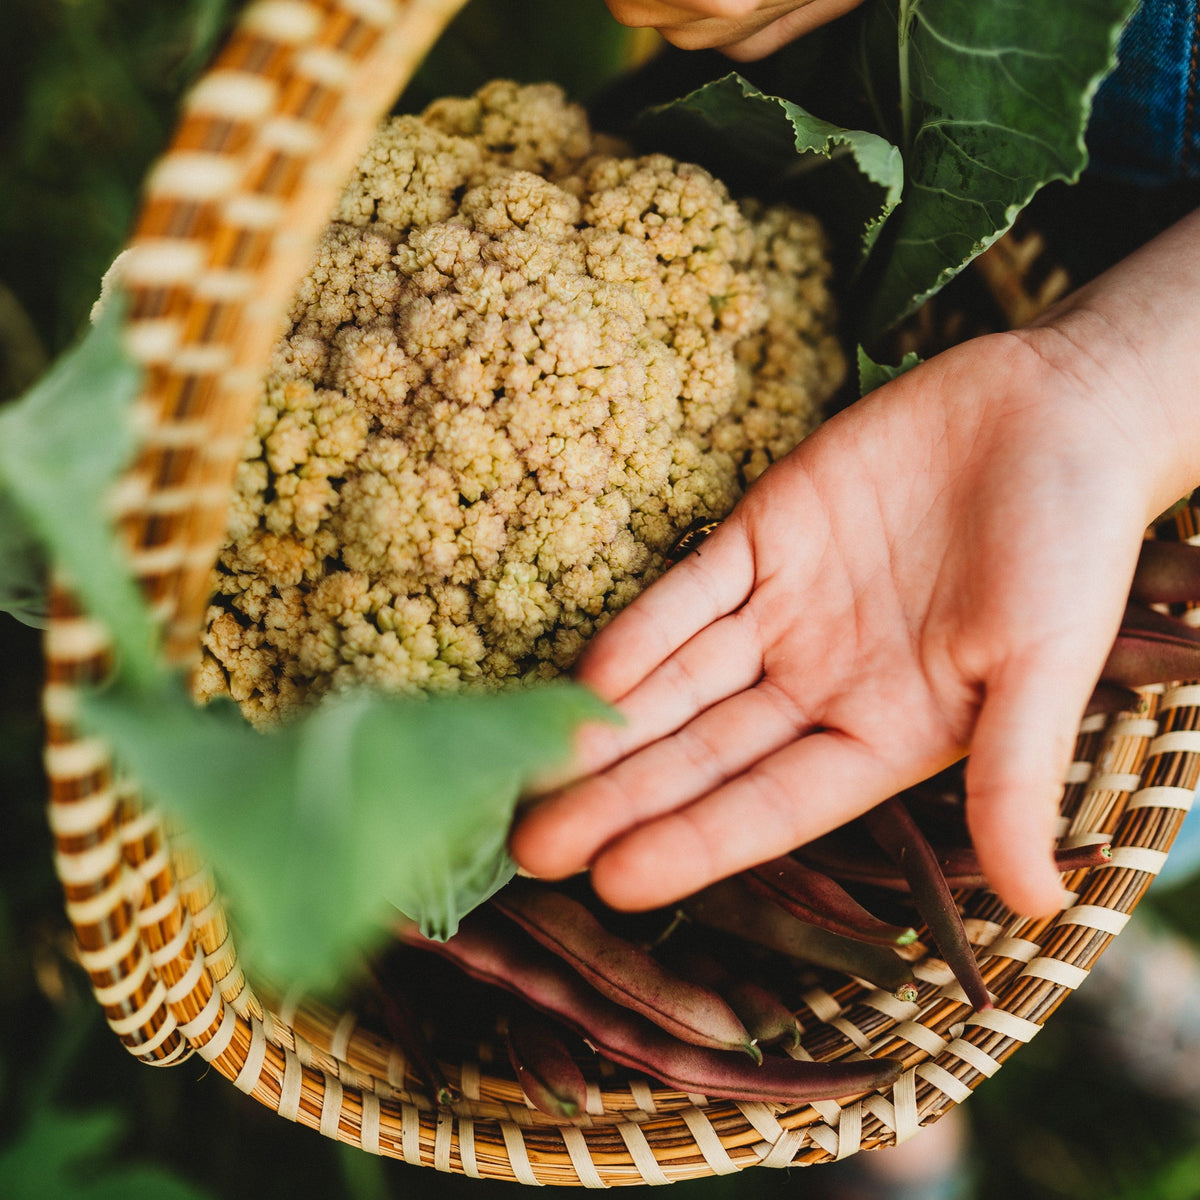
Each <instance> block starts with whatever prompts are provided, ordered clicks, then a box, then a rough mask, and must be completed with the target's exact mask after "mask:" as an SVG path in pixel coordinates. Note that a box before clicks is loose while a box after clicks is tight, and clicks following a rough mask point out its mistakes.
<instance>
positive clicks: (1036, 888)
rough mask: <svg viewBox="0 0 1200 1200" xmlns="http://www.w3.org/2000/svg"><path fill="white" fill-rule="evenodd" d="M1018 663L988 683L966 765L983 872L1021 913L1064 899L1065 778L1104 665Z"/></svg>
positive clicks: (970, 818) (1052, 908)
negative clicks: (1057, 849) (1060, 856)
mask: <svg viewBox="0 0 1200 1200" xmlns="http://www.w3.org/2000/svg"><path fill="white" fill-rule="evenodd" d="M1065 659H1066V656H1065V655H1063V654H1061V653H1059V654H1056V655H1055V658H1054V661H1050V660H1049V659H1047V658H1040V657H1039V658H1038V660H1037V661H1036V662H1028V661H1027V662H1024V663H1010V664H1007V665H1006V666H1005V668H1004V669H1003V670H1002V671H1001V672H1000V674H999V675H998V677H997V678H996V679H995V680H994V681H992V682H991V683H989V686H988V690H987V694H986V696H985V698H984V703H983V707H982V708H981V710H980V713H979V718H978V721H977V722H976V725H975V734H974V737H973V739H972V743H971V752H970V758H969V759H968V762H967V825H968V828H969V829H970V833H971V840H972V842H973V843H974V845H975V852H976V854H977V855H978V858H979V864H980V866H981V867H982V869H983V873H984V875H985V876H986V877H987V879H988V881H989V882H990V883H991V885H992V887H993V889H994V890H995V891H996V894H997V895H998V896H999V897H1000V899H1001V900H1003V901H1004V903H1005V904H1007V905H1008V906H1009V907H1010V908H1012V909H1013V910H1014V911H1015V912H1018V913H1020V914H1022V915H1025V916H1030V917H1037V916H1047V915H1049V914H1051V913H1055V912H1058V911H1059V910H1060V909H1061V908H1062V906H1063V885H1062V877H1061V876H1060V874H1059V872H1058V869H1057V868H1056V867H1055V865H1054V857H1053V850H1054V845H1055V841H1056V834H1057V830H1058V824H1059V805H1060V802H1061V799H1062V792H1063V781H1064V779H1065V777H1066V773H1067V768H1068V766H1069V765H1070V763H1071V759H1072V757H1073V750H1074V746H1075V736H1076V733H1077V732H1078V729H1079V722H1080V718H1081V716H1082V714H1083V710H1084V707H1085V706H1086V704H1087V700H1088V697H1089V696H1090V695H1091V692H1092V687H1093V686H1094V683H1095V674H1098V673H1099V668H1098V667H1097V669H1096V672H1095V673H1094V674H1093V673H1089V672H1087V671H1086V670H1083V669H1081V665H1080V661H1079V659H1078V658H1077V659H1076V660H1075V661H1074V662H1069V661H1064V660H1065Z"/></svg>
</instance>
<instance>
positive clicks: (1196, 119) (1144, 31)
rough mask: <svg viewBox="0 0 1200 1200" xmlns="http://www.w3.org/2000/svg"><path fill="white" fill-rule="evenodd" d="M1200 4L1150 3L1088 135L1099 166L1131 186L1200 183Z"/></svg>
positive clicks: (1127, 38) (1099, 100) (1102, 91)
mask: <svg viewBox="0 0 1200 1200" xmlns="http://www.w3.org/2000/svg"><path fill="white" fill-rule="evenodd" d="M1198 6H1200V0H1142V3H1141V5H1140V6H1139V8H1138V9H1137V11H1136V12H1134V14H1133V16H1132V17H1131V18H1130V19H1129V22H1128V23H1127V24H1126V26H1125V29H1124V31H1123V32H1122V34H1121V40H1120V44H1119V46H1118V49H1117V66H1116V68H1115V69H1114V70H1113V71H1112V72H1111V73H1110V74H1109V75H1108V76H1107V77H1106V78H1105V79H1104V81H1103V82H1102V83H1101V85H1100V87H1099V89H1098V91H1097V92H1096V97H1095V101H1094V103H1093V107H1092V116H1091V120H1090V122H1089V124H1088V130H1087V146H1088V153H1089V156H1090V161H1091V168H1092V169H1093V170H1094V171H1096V172H1098V173H1102V174H1104V175H1108V176H1112V177H1115V178H1120V179H1124V180H1127V181H1128V182H1130V183H1140V184H1161V183H1171V182H1174V181H1176V180H1181V179H1200V97H1198V96H1197V90H1198V87H1200V26H1198V23H1197V21H1198V15H1200V14H1198V12H1197V9H1198Z"/></svg>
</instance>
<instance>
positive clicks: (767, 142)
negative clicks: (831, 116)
mask: <svg viewBox="0 0 1200 1200" xmlns="http://www.w3.org/2000/svg"><path fill="white" fill-rule="evenodd" d="M637 133H638V137H639V140H641V139H645V140H646V141H648V142H650V143H652V144H654V145H655V146H657V147H660V148H663V149H666V150H669V152H670V153H672V154H675V155H677V156H678V157H681V158H690V159H693V160H694V161H696V162H700V163H703V164H704V165H705V166H708V167H709V168H710V169H711V170H713V171H714V172H715V173H716V174H717V175H718V176H719V177H720V178H722V179H724V180H725V181H726V183H727V184H729V186H730V189H731V191H732V192H733V193H734V194H735V195H739V196H740V195H744V194H746V192H747V191H750V192H756V191H757V190H758V186H754V185H761V184H763V183H765V184H767V186H773V187H776V188H778V187H780V186H786V185H788V184H796V183H798V182H799V181H801V180H802V179H803V178H804V177H805V176H806V175H808V174H809V173H810V172H812V171H813V170H814V168H819V169H821V174H820V178H819V180H817V179H816V178H815V177H814V181H813V186H812V187H810V188H808V189H806V198H808V199H811V198H812V193H813V192H815V191H824V192H825V193H826V195H827V196H828V195H833V194H835V193H836V196H837V209H838V210H839V216H838V221H839V224H841V225H843V227H845V228H851V229H853V230H854V231H855V232H854V235H853V236H854V237H856V238H857V239H859V241H860V245H861V251H862V254H863V255H864V256H865V255H866V253H867V252H868V251H869V250H870V248H871V247H872V245H874V243H875V240H876V238H877V237H878V236H879V231H880V229H881V228H882V227H883V223H884V221H885V220H887V217H888V215H889V214H890V213H891V211H892V210H893V209H894V208H895V207H896V205H897V204H898V203H899V201H900V194H901V189H902V187H903V183H904V167H903V164H902V162H901V159H900V152H899V151H898V150H897V149H896V147H895V146H893V145H892V144H891V143H890V142H888V141H887V140H886V139H884V138H882V137H880V136H879V135H878V134H875V133H870V132H867V131H866V130H862V129H842V128H839V127H838V126H837V125H833V124H831V123H830V122H828V121H823V120H821V119H820V118H819V117H815V116H813V114H812V113H810V112H808V111H807V110H805V109H804V108H801V107H800V105H798V104H795V103H793V102H792V101H790V100H784V99H782V98H780V97H778V96H768V95H766V94H764V93H763V92H761V91H759V90H758V88H756V87H754V86H753V84H751V83H749V82H748V81H747V80H745V79H743V78H742V77H741V76H740V75H737V74H730V75H726V76H725V77H724V78H723V79H718V80H715V81H714V82H712V83H708V84H705V85H704V86H703V87H701V88H698V89H697V90H696V91H694V92H691V93H689V94H688V95H686V96H684V97H682V98H681V99H679V100H674V101H672V102H670V103H669V104H664V105H660V106H658V107H656V108H652V109H650V110H648V111H647V112H646V113H644V114H643V115H642V116H641V117H640V118H639V120H638V124H637ZM831 163H832V164H838V165H839V166H840V167H842V168H843V170H841V171H836V172H835V171H832V170H830V169H829V167H830V164H831ZM847 168H848V169H847ZM748 182H750V183H751V184H752V186H750V187H747V186H746V185H747V183H748Z"/></svg>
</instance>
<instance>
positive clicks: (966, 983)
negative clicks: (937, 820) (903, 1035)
mask: <svg viewBox="0 0 1200 1200" xmlns="http://www.w3.org/2000/svg"><path fill="white" fill-rule="evenodd" d="M862 819H863V822H864V824H865V825H866V827H867V829H868V831H869V832H870V834H871V836H872V837H873V838H874V839H875V840H876V842H878V843H879V847H880V849H881V850H883V851H884V853H885V854H888V855H890V856H891V858H892V859H893V861H894V862H895V863H896V865H897V866H898V867H899V868H900V870H901V871H902V872H903V873H904V877H905V879H906V880H907V881H908V886H909V890H910V891H911V893H912V898H913V903H914V904H915V905H916V907H917V911H918V912H919V913H920V914H921V916H922V917H923V918H924V919H925V923H926V924H927V925H928V926H929V932H930V934H932V936H933V940H934V941H935V942H936V943H937V947H938V949H939V950H940V951H941V953H942V957H943V958H944V959H945V960H946V965H947V966H948V967H949V968H950V970H951V971H953V972H954V978H955V979H957V980H958V982H959V985H960V986H961V987H962V989H963V991H964V992H965V993H966V996H967V1000H968V1002H969V1003H970V1004H971V1006H972V1007H973V1008H974V1009H975V1010H976V1011H982V1010H984V1009H988V1008H991V1007H992V998H991V996H989V995H988V990H987V987H986V985H985V984H984V982H983V976H982V975H981V974H980V971H979V963H978V962H977V961H976V959H975V951H974V949H973V948H972V946H971V941H970V939H969V938H968V937H967V931H966V929H965V927H964V926H963V921H962V915H961V914H960V913H959V911H958V905H957V904H955V902H954V895H953V893H952V892H951V891H950V885H949V884H948V883H947V882H946V877H945V876H944V875H943V874H942V870H941V867H940V866H939V865H938V860H937V854H936V853H935V852H934V849H933V847H932V846H931V845H930V844H929V841H928V839H927V838H926V837H925V835H924V833H922V831H921V828H920V826H919V825H918V824H917V823H916V821H915V820H913V817H912V814H911V813H910V812H909V811H908V809H907V808H905V807H904V803H903V802H902V801H901V800H899V799H898V798H896V797H895V796H893V797H892V798H891V799H890V800H885V801H884V802H883V803H882V804H878V805H876V806H875V807H874V808H872V809H870V810H869V811H868V812H867V813H866V814H865V815H864V816H863V818H862Z"/></svg>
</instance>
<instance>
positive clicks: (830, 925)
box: [744, 855, 917, 946]
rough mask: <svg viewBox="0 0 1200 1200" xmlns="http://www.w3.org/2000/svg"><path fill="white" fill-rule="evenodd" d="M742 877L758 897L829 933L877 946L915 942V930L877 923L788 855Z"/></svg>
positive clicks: (823, 878)
mask: <svg viewBox="0 0 1200 1200" xmlns="http://www.w3.org/2000/svg"><path fill="white" fill-rule="evenodd" d="M744 877H745V880H746V882H747V883H748V884H749V885H750V887H751V888H753V889H754V891H756V892H758V894H759V895H760V896H764V897H766V899H768V900H770V901H771V902H772V903H773V904H778V905H779V907H780V908H782V909H784V910H785V911H786V912H790V913H791V914H792V916H793V917H795V918H796V919H797V920H799V921H806V922H807V923H808V924H810V925H817V926H819V927H820V928H821V929H828V930H829V931H830V932H831V933H840V934H841V935H842V936H843V937H848V938H855V939H857V940H858V941H863V942H872V943H874V944H875V945H879V946H907V945H909V944H910V943H912V942H915V941H916V940H917V931H916V930H915V929H911V928H905V927H903V926H900V925H890V924H888V922H886V921H881V920H880V919H879V918H878V917H877V916H875V915H874V914H873V913H871V912H868V911H867V909H865V908H864V907H863V906H862V905H861V904H859V902H858V901H857V900H855V899H854V897H853V896H851V895H850V893H849V892H847V891H846V889H845V888H844V887H842V886H841V884H839V883H838V882H837V880H835V879H831V878H830V877H829V876H828V875H826V874H824V872H822V871H818V870H817V869H816V868H814V867H811V866H808V865H806V864H805V863H802V862H798V861H797V860H796V859H794V858H792V857H791V856H790V855H784V856H783V857H782V858H775V859H772V860H771V861H770V862H765V863H761V864H759V865H758V866H757V867H752V868H751V869H750V870H748V871H746V872H744Z"/></svg>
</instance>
